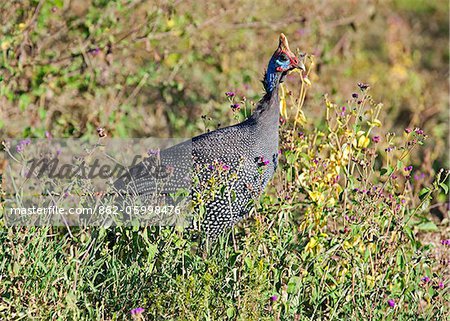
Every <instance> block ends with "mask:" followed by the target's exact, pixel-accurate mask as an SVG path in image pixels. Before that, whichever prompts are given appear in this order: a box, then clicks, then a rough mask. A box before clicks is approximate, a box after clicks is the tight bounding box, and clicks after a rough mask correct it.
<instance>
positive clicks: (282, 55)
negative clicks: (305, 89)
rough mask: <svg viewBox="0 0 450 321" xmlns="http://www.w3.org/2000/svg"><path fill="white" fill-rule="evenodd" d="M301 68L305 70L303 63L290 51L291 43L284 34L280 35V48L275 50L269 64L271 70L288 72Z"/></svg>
mask: <svg viewBox="0 0 450 321" xmlns="http://www.w3.org/2000/svg"><path fill="white" fill-rule="evenodd" d="M295 68H299V69H301V70H303V71H304V70H305V65H304V64H303V61H300V59H299V58H298V57H296V56H295V54H294V53H293V52H292V51H291V49H289V43H288V41H287V38H286V36H285V35H284V34H280V41H279V43H278V48H277V50H275V52H274V54H273V55H272V58H271V59H270V62H269V69H275V71H276V72H287V71H290V70H292V69H295Z"/></svg>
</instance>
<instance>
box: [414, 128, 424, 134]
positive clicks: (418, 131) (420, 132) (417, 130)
mask: <svg viewBox="0 0 450 321" xmlns="http://www.w3.org/2000/svg"><path fill="white" fill-rule="evenodd" d="M414 131H415V132H416V134H417V135H423V133H424V132H423V130H422V129H420V128H416V129H415V130H414Z"/></svg>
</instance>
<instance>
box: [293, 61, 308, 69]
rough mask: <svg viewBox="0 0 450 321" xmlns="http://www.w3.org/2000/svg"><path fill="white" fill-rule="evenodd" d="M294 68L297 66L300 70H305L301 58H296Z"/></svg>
mask: <svg viewBox="0 0 450 321" xmlns="http://www.w3.org/2000/svg"><path fill="white" fill-rule="evenodd" d="M295 68H298V69H300V70H302V71H306V67H305V64H304V63H303V60H300V59H299V60H298V63H297V66H295Z"/></svg>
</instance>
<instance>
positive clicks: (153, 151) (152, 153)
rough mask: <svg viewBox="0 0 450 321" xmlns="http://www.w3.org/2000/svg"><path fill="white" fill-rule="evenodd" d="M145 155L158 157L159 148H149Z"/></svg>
mask: <svg viewBox="0 0 450 321" xmlns="http://www.w3.org/2000/svg"><path fill="white" fill-rule="evenodd" d="M147 155H148V156H156V157H159V149H158V148H157V149H149V150H148V151H147Z"/></svg>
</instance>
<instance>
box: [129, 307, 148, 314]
mask: <svg viewBox="0 0 450 321" xmlns="http://www.w3.org/2000/svg"><path fill="white" fill-rule="evenodd" d="M144 311H145V310H144V308H135V309H132V310H131V311H130V312H131V314H132V315H136V314H141V313H142V312H144Z"/></svg>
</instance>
